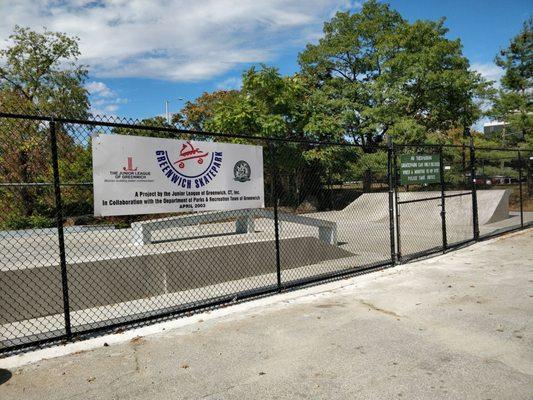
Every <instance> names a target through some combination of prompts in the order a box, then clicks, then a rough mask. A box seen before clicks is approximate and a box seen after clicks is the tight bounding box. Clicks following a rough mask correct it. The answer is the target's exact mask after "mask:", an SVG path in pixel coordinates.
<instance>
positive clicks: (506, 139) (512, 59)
mask: <svg viewBox="0 0 533 400" xmlns="http://www.w3.org/2000/svg"><path fill="white" fill-rule="evenodd" d="M495 62H496V65H498V66H499V67H501V68H503V69H504V71H505V73H504V75H503V77H502V79H501V88H500V90H499V91H498V93H497V96H496V97H495V98H494V104H493V108H492V110H491V111H490V113H489V115H490V116H491V117H493V118H494V119H497V120H500V121H504V122H506V123H507V124H508V126H505V127H504V129H503V131H502V135H501V137H500V138H499V141H500V143H501V144H502V145H516V144H518V143H519V142H525V144H526V145H527V146H531V145H532V144H533V19H532V18H530V19H528V20H527V21H526V22H525V23H524V26H523V28H522V31H521V32H520V33H519V34H518V35H517V36H515V37H514V38H513V39H512V40H511V43H510V44H509V47H507V48H506V49H504V50H502V51H501V53H500V55H498V56H497V57H496V59H495Z"/></svg>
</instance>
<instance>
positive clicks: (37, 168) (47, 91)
mask: <svg viewBox="0 0 533 400" xmlns="http://www.w3.org/2000/svg"><path fill="white" fill-rule="evenodd" d="M78 56H79V50H78V40H77V39H76V38H72V37H69V36H67V35H65V34H62V33H56V32H50V31H47V30H45V31H44V32H43V33H38V32H34V31H31V30H30V29H27V28H21V27H18V26H17V27H16V28H15V30H14V33H13V34H12V35H11V36H10V45H9V46H8V47H7V48H5V49H3V50H0V58H1V59H2V60H3V63H2V66H1V67H0V110H2V111H4V112H13V113H21V114H41V113H42V114H45V115H55V116H62V117H71V118H85V117H86V116H87V115H88V112H89V100H88V93H87V91H86V89H85V88H84V82H85V79H86V76H87V69H86V68H85V67H84V66H81V65H78V64H77V57H78ZM57 135H58V148H59V155H60V168H61V170H62V171H70V170H72V171H73V170H75V169H76V168H77V167H78V166H79V167H80V168H82V166H83V168H88V169H89V170H90V160H89V162H87V157H86V154H85V153H86V152H87V146H86V145H84V144H83V143H80V142H79V141H76V140H75V138H74V137H73V136H72V135H71V134H69V133H68V132H67V131H66V129H64V128H63V127H61V126H58V129H57ZM49 149H50V143H49V131H48V126H47V125H45V124H42V123H39V122H38V121H30V120H15V119H7V118H3V119H2V120H1V121H0V180H1V181H3V182H15V183H19V182H21V183H29V182H37V183H44V182H51V181H52V171H51V154H50V150H49ZM78 164H79V165H78ZM69 166H70V167H72V168H70V167H69ZM64 174H65V175H64V176H63V177H64V178H65V179H69V178H70V177H71V176H70V175H68V173H67V172H64ZM85 196H86V194H85ZM1 197H2V198H1V200H0V201H1V202H2V204H1V207H2V209H3V210H5V212H4V217H3V222H4V225H5V226H10V227H14V228H22V227H26V226H31V225H36V222H38V225H46V224H51V223H52V222H51V220H50V219H49V218H51V217H52V216H53V208H52V207H53V196H52V191H51V190H50V188H49V187H48V188H46V189H43V188H39V187H29V186H22V187H19V188H11V189H9V190H8V189H4V192H3V193H2V196H1ZM75 197H76V196H75ZM71 199H72V198H71V197H69V195H66V196H64V202H65V205H68V203H69V201H70V200H71ZM76 201H77V200H76ZM47 218H48V220H47ZM43 221H45V222H43ZM46 221H48V222H46Z"/></svg>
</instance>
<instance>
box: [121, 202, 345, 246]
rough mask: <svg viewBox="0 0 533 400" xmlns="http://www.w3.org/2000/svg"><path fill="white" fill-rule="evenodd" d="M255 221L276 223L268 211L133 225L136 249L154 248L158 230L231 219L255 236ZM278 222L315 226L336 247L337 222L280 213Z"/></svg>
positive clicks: (237, 229) (238, 229)
mask: <svg viewBox="0 0 533 400" xmlns="http://www.w3.org/2000/svg"><path fill="white" fill-rule="evenodd" d="M254 218H268V219H274V212H273V211H270V210H265V209H257V208H251V209H244V210H231V211H216V212H210V213H205V214H193V215H185V216H180V217H170V218H161V219H154V220H149V221H142V222H134V223H133V224H131V235H132V243H133V244H134V245H137V246H144V245H147V244H151V243H152V232H154V231H157V230H161V229H168V228H181V227H184V226H190V225H199V224H208V223H214V222H221V221H226V220H228V219H235V232H236V233H253V232H254V229H255V223H254ZM278 221H285V222H291V223H294V224H300V225H309V226H315V227H317V228H318V238H319V239H320V240H322V241H323V242H324V243H327V244H332V245H337V223H336V222H333V221H327V220H323V219H319V218H311V217H305V216H302V215H297V214H288V213H283V212H278Z"/></svg>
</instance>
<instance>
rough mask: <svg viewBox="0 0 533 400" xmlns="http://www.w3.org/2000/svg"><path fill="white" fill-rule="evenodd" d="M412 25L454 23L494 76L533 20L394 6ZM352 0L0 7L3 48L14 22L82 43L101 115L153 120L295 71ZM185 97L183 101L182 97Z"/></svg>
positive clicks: (510, 9) (496, 7) (499, 6)
mask: <svg viewBox="0 0 533 400" xmlns="http://www.w3.org/2000/svg"><path fill="white" fill-rule="evenodd" d="M389 3H390V4H391V6H392V7H393V8H395V9H397V10H398V11H399V12H400V13H401V14H402V15H403V16H404V18H407V19H408V20H410V21H415V20H417V19H431V20H436V19H438V18H440V17H446V26H447V27H448V29H449V34H448V36H449V37H450V38H460V39H461V41H462V43H463V45H464V54H465V55H466V56H467V57H468V58H469V59H470V61H471V64H472V68H473V69H476V70H478V71H480V72H481V73H482V74H483V75H484V76H486V77H488V78H490V79H497V78H498V77H499V74H500V73H501V72H500V71H499V70H498V68H496V66H495V65H494V64H493V59H494V56H495V55H496V53H497V52H498V51H499V49H501V48H503V47H505V46H507V44H508V43H509V40H510V39H511V38H512V37H513V36H514V35H516V34H517V33H518V31H519V30H520V28H521V26H522V23H523V21H524V20H526V19H527V18H528V17H529V16H531V15H532V14H533V3H532V2H531V1H527V0H510V1H501V0H500V1H493V0H485V1H481V0H463V1H459V0H440V1H438V0H425V1H423V0H391V1H389ZM360 6H361V2H358V1H352V0H291V1H283V0H249V1H248V0H198V1H194V2H193V1H185V0H170V1H169V0H152V1H144V0H113V1H104V0H96V1H95V0H27V1H26V0H18V1H15V2H13V1H7V0H0V14H2V15H3V17H2V21H0V39H2V42H1V43H0V46H5V45H6V44H7V42H5V40H4V39H6V38H7V36H8V35H9V33H10V32H11V31H12V29H13V26H14V25H15V24H19V25H23V26H30V27H32V28H34V29H42V26H43V25H44V26H47V28H49V29H51V30H59V31H63V32H67V33H70V34H73V35H77V36H78V37H80V41H81V51H82V57H81V61H82V62H84V63H86V64H88V65H89V66H90V71H91V75H90V79H89V81H88V88H89V90H90V92H91V100H92V106H93V111H94V112H96V113H102V114H112V115H118V116H125V117H136V118H145V117H150V116H153V115H157V114H162V113H163V112H164V101H165V100H166V99H168V100H170V101H171V103H170V108H171V111H177V110H178V109H179V108H180V106H181V105H182V104H183V102H184V101H186V100H194V99H195V98H196V97H197V96H199V95H200V94H201V93H202V92H204V91H208V92H209V91H213V90H216V89H232V88H235V87H238V85H239V82H240V75H241V73H242V71H243V70H245V69H246V68H248V67H249V66H251V65H254V64H258V63H267V64H270V65H274V66H276V67H278V68H279V69H280V71H281V72H282V73H286V74H290V73H292V72H294V71H296V70H297V69H298V65H297V62H296V59H297V55H298V52H299V51H301V50H302V49H303V48H304V46H305V44H306V43H308V42H316V40H317V39H318V38H319V37H320V33H321V28H322V24H323V22H324V21H325V20H328V19H329V18H331V16H332V15H333V14H334V13H335V11H337V10H346V9H350V10H353V11H357V10H358V9H359V8H360ZM179 98H182V99H184V100H178V99H179Z"/></svg>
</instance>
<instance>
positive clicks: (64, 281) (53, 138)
mask: <svg viewBox="0 0 533 400" xmlns="http://www.w3.org/2000/svg"><path fill="white" fill-rule="evenodd" d="M50 146H51V150H52V169H53V173H54V195H55V203H56V212H55V214H56V223H57V238H58V242H59V260H60V266H61V286H62V289H63V314H64V317H65V332H66V335H67V338H68V339H70V338H71V337H72V328H71V324H70V304H69V296H68V276H67V259H66V254H65V236H64V232H63V205H62V203H61V185H60V177H59V162H58V157H57V133H56V123H55V121H54V120H51V121H50Z"/></svg>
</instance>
